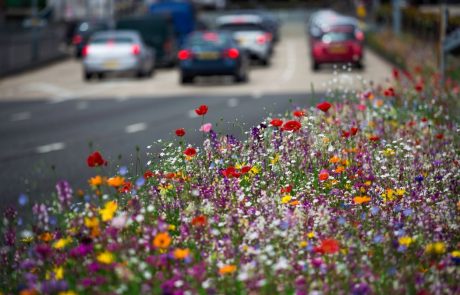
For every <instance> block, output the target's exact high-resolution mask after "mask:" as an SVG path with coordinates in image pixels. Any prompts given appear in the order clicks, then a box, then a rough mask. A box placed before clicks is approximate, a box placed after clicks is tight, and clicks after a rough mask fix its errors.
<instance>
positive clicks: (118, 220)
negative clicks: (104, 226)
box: [112, 213, 128, 229]
mask: <svg viewBox="0 0 460 295" xmlns="http://www.w3.org/2000/svg"><path fill="white" fill-rule="evenodd" d="M126 221H128V216H126V213H122V214H121V215H119V216H117V217H115V218H114V219H112V226H113V227H115V228H118V229H122V228H124V227H125V225H126Z"/></svg>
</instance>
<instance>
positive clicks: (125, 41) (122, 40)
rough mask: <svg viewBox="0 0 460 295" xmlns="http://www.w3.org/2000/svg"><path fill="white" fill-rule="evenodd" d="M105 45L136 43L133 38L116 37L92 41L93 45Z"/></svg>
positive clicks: (98, 38)
mask: <svg viewBox="0 0 460 295" xmlns="http://www.w3.org/2000/svg"><path fill="white" fill-rule="evenodd" d="M104 43H116V44H131V43H134V40H133V38H130V37H123V36H120V37H118V36H115V37H96V38H94V39H92V40H91V44H104Z"/></svg>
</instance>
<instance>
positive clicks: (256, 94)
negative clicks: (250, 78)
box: [251, 89, 263, 99]
mask: <svg viewBox="0 0 460 295" xmlns="http://www.w3.org/2000/svg"><path fill="white" fill-rule="evenodd" d="M251 96H252V98H253V99H260V98H261V97H262V96H263V93H262V91H260V90H258V89H257V90H254V91H253V92H252V94H251Z"/></svg>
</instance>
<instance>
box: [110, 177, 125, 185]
mask: <svg viewBox="0 0 460 295" xmlns="http://www.w3.org/2000/svg"><path fill="white" fill-rule="evenodd" d="M124 182H125V179H124V178H123V177H121V176H114V177H110V178H109V179H108V180H107V184H108V185H110V186H113V187H115V188H116V187H119V186H122V185H123V183H124Z"/></svg>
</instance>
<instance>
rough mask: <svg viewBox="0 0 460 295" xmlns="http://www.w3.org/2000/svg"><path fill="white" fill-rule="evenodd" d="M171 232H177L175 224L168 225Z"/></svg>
mask: <svg viewBox="0 0 460 295" xmlns="http://www.w3.org/2000/svg"><path fill="white" fill-rule="evenodd" d="M168 229H169V230H176V226H175V225H174V224H170V225H168Z"/></svg>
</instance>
